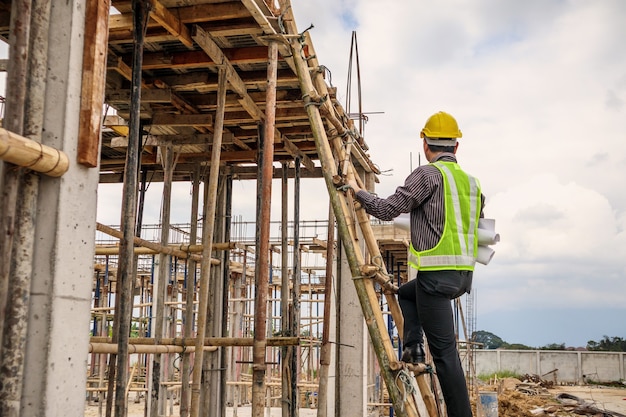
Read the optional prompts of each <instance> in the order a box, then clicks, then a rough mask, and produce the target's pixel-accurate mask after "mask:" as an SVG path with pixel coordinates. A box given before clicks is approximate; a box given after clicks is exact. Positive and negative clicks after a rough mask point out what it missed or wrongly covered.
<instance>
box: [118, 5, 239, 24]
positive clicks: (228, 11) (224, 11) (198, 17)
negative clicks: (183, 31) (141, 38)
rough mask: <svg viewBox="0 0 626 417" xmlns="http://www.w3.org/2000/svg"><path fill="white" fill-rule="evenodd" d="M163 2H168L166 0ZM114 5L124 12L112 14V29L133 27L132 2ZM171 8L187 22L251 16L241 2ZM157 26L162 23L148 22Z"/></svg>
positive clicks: (183, 21)
mask: <svg viewBox="0 0 626 417" xmlns="http://www.w3.org/2000/svg"><path fill="white" fill-rule="evenodd" d="M161 3H163V4H164V5H165V4H166V2H165V1H162V2H161ZM113 5H114V6H115V7H116V8H118V7H119V8H118V10H119V11H120V12H122V13H121V14H116V15H111V17H110V19H109V28H110V30H124V29H132V27H133V15H132V13H131V10H132V7H131V6H130V5H131V2H118V1H113ZM168 9H169V8H168ZM171 9H175V11H176V15H177V16H178V19H179V20H180V21H181V22H182V23H186V24H191V23H200V22H215V21H220V20H229V19H241V18H246V17H250V12H249V11H248V10H247V9H246V8H245V7H244V6H243V5H242V4H241V3H239V2H228V3H216V4H199V5H195V6H186V7H176V8H174V7H172V8H171ZM156 26H160V24H159V23H158V22H156V21H154V22H148V28H151V27H156Z"/></svg>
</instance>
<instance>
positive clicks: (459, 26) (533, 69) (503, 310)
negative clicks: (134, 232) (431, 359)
mask: <svg viewBox="0 0 626 417" xmlns="http://www.w3.org/2000/svg"><path fill="white" fill-rule="evenodd" d="M292 2H293V8H294V12H295V15H296V21H297V24H298V28H299V29H300V30H303V29H305V28H306V27H308V26H309V25H310V24H313V25H314V28H313V29H312V30H311V34H312V37H313V42H314V45H315V48H316V52H317V55H318V58H319V60H320V63H321V64H323V65H325V66H326V67H328V68H329V69H330V71H331V73H332V84H333V85H334V86H337V87H338V93H339V97H340V99H341V101H342V102H343V103H345V97H346V93H345V92H346V83H347V78H348V74H347V69H348V63H349V62H348V60H349V53H350V41H351V36H352V35H351V34H352V31H356V33H357V38H358V47H359V60H360V71H361V88H362V102H363V110H364V112H366V113H370V115H369V121H368V123H367V125H366V127H365V132H364V133H365V139H366V141H367V143H368V145H369V147H370V151H369V153H370V155H371V158H372V159H373V160H374V162H375V163H377V165H378V166H379V167H380V169H381V170H382V171H384V172H385V173H386V174H385V175H383V176H381V177H380V183H379V184H378V185H377V190H376V191H377V193H378V194H379V195H380V196H383V197H384V196H387V195H389V194H391V193H393V191H394V190H395V187H397V186H398V185H400V184H401V183H402V182H403V181H404V178H405V177H406V176H407V175H408V174H409V172H410V170H411V167H413V168H414V167H416V166H417V164H418V161H419V158H420V156H419V153H420V152H421V142H420V139H419V131H420V129H421V128H422V126H423V124H424V122H425V120H426V119H427V118H428V116H429V115H430V114H432V113H434V112H437V111H439V110H444V111H447V112H449V113H451V114H453V115H454V116H455V117H456V118H457V120H458V122H459V125H460V128H461V130H462V131H463V138H462V139H461V141H460V147H459V152H458V157H459V162H460V164H461V165H462V166H463V167H464V168H465V169H466V170H467V171H468V172H470V173H472V174H474V175H475V176H477V177H478V178H479V179H480V180H481V183H482V187H483V191H484V193H485V194H486V196H487V206H486V209H485V214H486V216H487V217H490V218H495V219H496V226H497V231H498V232H499V233H500V235H501V237H502V241H501V242H500V243H499V244H498V245H497V246H496V247H495V249H496V255H495V257H494V259H493V260H492V262H491V263H490V264H489V265H488V266H482V265H479V266H478V267H477V270H476V274H475V280H474V283H475V285H474V291H475V294H476V309H477V320H476V330H486V331H490V332H492V333H495V334H496V335H498V336H500V337H501V338H503V339H504V340H505V341H507V342H509V343H523V344H527V345H530V346H542V345H546V344H549V343H565V344H566V345H568V346H584V345H585V344H586V342H587V341H588V340H600V339H601V338H602V337H603V336H604V335H607V336H610V337H613V336H619V337H623V338H624V337H626V320H625V319H624V317H626V233H625V229H626V193H625V192H624V191H623V190H624V188H625V187H624V184H623V183H624V181H625V180H626V52H625V50H624V46H623V43H624V39H626V25H625V24H624V21H626V2H624V1H622V0H612V1H610V0H596V1H593V2H590V1H582V0H581V1H568V0H528V1H524V2H520V1H513V0H508V1H502V0H471V1H470V0H464V1H461V0H459V1H451V0H445V1H444V0H442V1H437V2H425V1H409V0H394V1H392V2H381V1H378V0H350V1H340V0H316V1H311V0H292ZM352 78H353V79H356V75H353V77H352ZM352 90H353V91H356V86H353V87H352ZM356 102H357V101H356V97H353V99H352V103H353V108H352V109H350V110H351V111H353V112H354V111H356V110H357V108H356V106H355V105H354V103H356ZM421 161H422V163H423V162H424V156H423V155H422V156H421ZM160 189H161V187H160V185H159V184H152V185H151V186H150V189H149V192H148V201H147V203H146V216H145V217H146V218H145V221H146V222H158V217H159V216H158V213H159V206H160ZM254 189H255V188H254V184H253V183H251V182H236V183H235V184H234V198H235V202H234V207H233V212H234V214H235V215H238V216H241V218H242V219H243V220H250V221H251V220H253V218H254V217H253V216H254V204H255V199H254V198H251V197H250V196H251V195H254ZM273 189H274V194H275V198H274V202H275V204H274V206H273V207H274V208H273V210H272V217H273V218H275V219H278V218H280V212H279V210H278V208H279V207H280V184H279V183H275V184H274V187H273ZM190 192H191V187H190V185H189V184H179V185H178V186H177V187H176V188H175V190H174V203H173V213H174V214H173V219H172V221H173V222H181V223H182V222H188V221H189V212H190V209H189V197H190ZM251 193H252V194H251ZM119 195H120V192H119V191H118V190H116V189H114V188H113V187H111V186H102V187H101V189H100V192H99V212H98V220H99V221H100V222H103V223H107V224H119V213H120V209H119V204H120V203H119V198H118V196H119ZM325 196H326V190H325V188H324V185H323V181H321V180H318V181H310V180H303V189H302V205H301V216H302V219H304V220H314V219H325V218H326V217H327V211H328V208H327V207H328V206H327V204H328V200H327V198H325Z"/></svg>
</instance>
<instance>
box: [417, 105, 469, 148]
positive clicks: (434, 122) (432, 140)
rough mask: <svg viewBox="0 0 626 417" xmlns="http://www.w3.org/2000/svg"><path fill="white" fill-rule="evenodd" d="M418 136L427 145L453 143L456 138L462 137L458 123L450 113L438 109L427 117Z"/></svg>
mask: <svg viewBox="0 0 626 417" xmlns="http://www.w3.org/2000/svg"><path fill="white" fill-rule="evenodd" d="M420 136H421V137H423V138H424V139H426V143H428V144H429V145H440V146H441V145H443V146H448V145H454V144H455V143H456V138H460V137H463V134H462V133H461V131H460V130H459V125H458V124H457V123H456V120H455V119H454V117H452V116H451V115H450V114H448V113H446V112H443V111H440V112H437V113H435V114H433V115H432V116H430V117H429V118H428V120H426V124H425V125H424V128H423V129H422V131H421V132H420Z"/></svg>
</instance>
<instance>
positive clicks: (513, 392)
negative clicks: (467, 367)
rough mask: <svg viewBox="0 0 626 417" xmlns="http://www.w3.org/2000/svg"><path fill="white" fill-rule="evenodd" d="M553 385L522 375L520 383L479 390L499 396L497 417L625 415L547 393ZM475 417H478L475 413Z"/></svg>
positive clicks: (508, 381) (509, 380)
mask: <svg viewBox="0 0 626 417" xmlns="http://www.w3.org/2000/svg"><path fill="white" fill-rule="evenodd" d="M553 385H554V383H553V382H552V381H546V380H543V379H542V378H541V377H540V376H538V375H523V376H522V380H520V379H517V378H504V379H500V380H498V381H496V382H495V383H494V384H491V385H486V386H483V387H481V388H480V390H481V391H496V392H497V393H498V417H526V416H554V417H567V416H579V417H580V416H594V417H626V415H624V414H621V413H618V412H615V411H610V410H606V409H605V408H604V407H601V406H599V405H598V404H596V403H595V402H592V401H587V400H584V399H581V398H579V397H576V396H574V395H571V394H567V393H559V394H557V395H554V394H553V393H551V392H550V391H548V388H553ZM625 399H626V398H625ZM479 401H480V400H476V402H479ZM473 405H474V404H473ZM475 415H480V413H478V412H477V413H476V414H475Z"/></svg>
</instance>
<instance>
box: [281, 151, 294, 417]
mask: <svg viewBox="0 0 626 417" xmlns="http://www.w3.org/2000/svg"><path fill="white" fill-rule="evenodd" d="M282 166H283V170H282V176H281V185H282V194H281V228H280V240H281V277H280V278H281V279H280V316H281V320H280V329H281V332H282V334H283V335H286V334H287V333H288V332H289V319H288V317H289V290H288V288H289V235H288V232H289V228H288V226H289V199H288V196H289V171H288V169H289V164H288V163H287V162H283V164H282ZM288 351H289V349H287V348H284V349H282V350H281V354H282V357H283V361H282V368H281V371H282V376H283V378H282V379H281V393H282V397H283V398H282V401H281V408H282V415H283V416H288V415H289V401H288V400H289V398H290V397H291V394H290V388H291V384H290V383H289V374H290V365H291V364H290V361H288V360H285V359H286V358H287V357H288Z"/></svg>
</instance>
